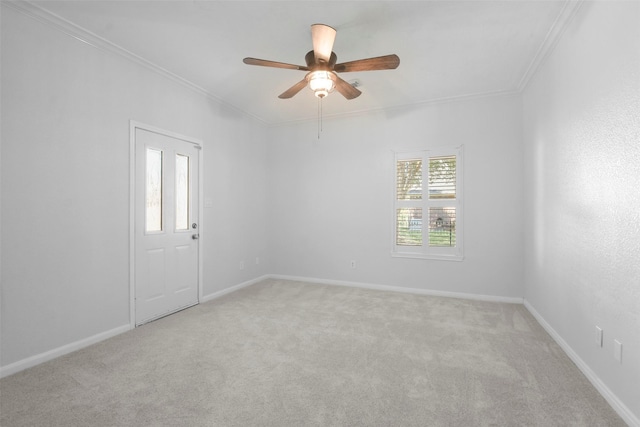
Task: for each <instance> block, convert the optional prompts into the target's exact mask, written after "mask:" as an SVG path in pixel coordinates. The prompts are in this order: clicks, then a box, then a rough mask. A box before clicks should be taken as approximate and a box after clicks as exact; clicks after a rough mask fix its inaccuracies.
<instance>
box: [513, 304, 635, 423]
mask: <svg viewBox="0 0 640 427" xmlns="http://www.w3.org/2000/svg"><path fill="white" fill-rule="evenodd" d="M524 306H525V307H526V308H527V310H529V313H531V315H532V316H533V317H535V319H536V320H537V321H538V323H540V325H541V326H542V327H543V328H544V330H545V331H547V333H548V334H549V335H551V338H553V339H554V340H555V342H556V343H558V345H559V346H560V348H562V350H564V352H565V353H566V354H567V356H569V358H570V359H571V360H572V361H573V363H575V364H576V366H577V367H578V369H580V371H582V373H583V374H584V376H585V377H587V379H588V380H589V381H590V382H591V384H592V385H593V386H594V387H595V388H596V390H598V391H599V392H600V394H601V395H602V397H604V398H605V400H606V401H607V402H608V403H609V405H611V407H612V408H613V409H614V410H615V411H616V412H617V413H618V415H620V417H621V418H622V419H623V420H624V421H625V422H626V423H627V424H629V426H632V427H640V419H639V418H638V417H637V416H636V415H634V414H633V412H631V410H630V409H629V408H627V406H626V405H625V404H624V403H622V401H621V400H620V399H619V398H618V397H617V396H616V395H615V394H614V393H613V392H612V391H611V389H609V387H607V386H606V385H605V383H604V382H603V381H602V380H601V379H600V377H598V375H597V374H596V373H595V372H593V370H591V368H590V367H589V365H587V364H586V363H585V361H584V360H582V359H581V358H580V356H578V353H576V352H575V351H574V350H573V349H572V348H571V346H570V345H569V344H567V342H566V341H565V340H564V339H563V338H562V337H561V336H560V334H559V333H557V332H556V331H555V329H553V328H552V327H551V325H550V324H549V323H548V322H547V321H546V320H545V319H544V317H542V315H540V313H538V311H537V310H536V309H535V308H533V306H532V305H531V303H530V302H529V301H527V300H526V299H525V300H524Z"/></svg>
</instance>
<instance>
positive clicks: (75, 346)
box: [0, 324, 131, 378]
mask: <svg viewBox="0 0 640 427" xmlns="http://www.w3.org/2000/svg"><path fill="white" fill-rule="evenodd" d="M130 330H131V326H130V325H129V324H126V325H122V326H119V327H117V328H114V329H111V330H108V331H105V332H100V333H99V334H96V335H93V336H90V337H88V338H84V339H81V340H79V341H76V342H72V343H70V344H66V345H63V346H62V347H58V348H54V349H53V350H49V351H45V352H44V353H40V354H36V355H35V356H31V357H27V358H26V359H22V360H18V361H17V362H14V363H11V364H9V365H7V366H1V367H0V378H4V377H6V376H9V375H12V374H15V373H16V372H20V371H22V370H25V369H27V368H31V367H33V366H36V365H39V364H41V363H44V362H48V361H49V360H52V359H55V358H56V357H60V356H64V355H65V354H69V353H71V352H74V351H77V350H80V349H82V348H85V347H88V346H90V345H92V344H96V343H98V342H100V341H104V340H106V339H108V338H111V337H114V336H116V335H120V334H122V333H124V332H127V331H130Z"/></svg>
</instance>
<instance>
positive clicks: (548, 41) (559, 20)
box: [517, 0, 584, 92]
mask: <svg viewBox="0 0 640 427" xmlns="http://www.w3.org/2000/svg"><path fill="white" fill-rule="evenodd" d="M583 2H584V0H568V1H567V2H566V3H565V4H564V6H563V8H562V10H561V11H560V13H559V14H558V16H557V17H556V19H555V21H554V22H553V25H552V26H551V28H550V29H549V32H547V35H546V36H545V38H544V41H543V42H542V44H541V45H540V47H539V48H538V51H537V52H536V54H535V56H534V57H533V59H532V60H531V63H529V67H528V68H527V71H525V73H524V75H523V76H522V78H521V79H520V82H518V86H517V91H518V92H522V91H523V90H524V89H525V88H526V87H527V85H528V84H529V81H530V80H531V79H532V78H533V76H535V74H536V73H537V72H538V69H539V68H540V67H541V66H542V64H543V63H544V61H545V59H546V58H547V57H548V56H549V54H551V52H552V51H553V49H554V48H555V47H556V45H557V44H558V42H559V41H560V39H561V38H562V35H563V34H564V32H565V30H566V29H567V27H568V24H569V22H571V20H572V19H573V17H574V16H575V14H576V12H577V11H578V9H580V6H581V5H582V3H583Z"/></svg>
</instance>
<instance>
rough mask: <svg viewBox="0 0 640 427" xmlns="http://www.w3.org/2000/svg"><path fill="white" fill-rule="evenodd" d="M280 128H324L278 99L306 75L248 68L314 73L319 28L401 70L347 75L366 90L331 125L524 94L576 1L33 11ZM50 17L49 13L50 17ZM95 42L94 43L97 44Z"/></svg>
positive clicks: (335, 98)
mask: <svg viewBox="0 0 640 427" xmlns="http://www.w3.org/2000/svg"><path fill="white" fill-rule="evenodd" d="M31 4H33V5H36V6H38V7H39V8H42V9H45V10H46V11H48V12H51V14H53V15H56V17H55V19H56V20H58V22H69V23H72V24H70V25H74V27H75V26H78V27H81V28H82V29H84V30H87V37H93V38H94V39H98V40H103V41H107V42H109V43H110V44H114V45H116V46H118V47H120V48H122V49H124V50H126V51H127V52H129V53H130V54H133V55H135V56H137V57H140V58H144V59H145V60H147V61H149V62H150V63H152V64H155V65H156V66H158V67H161V68H162V69H164V70H166V71H168V72H170V73H172V74H174V75H176V76H179V77H180V78H182V79H184V80H186V81H188V82H190V83H191V84H192V85H193V86H197V87H199V88H200V89H202V90H204V91H205V92H207V93H208V94H209V95H211V96H213V97H215V98H217V99H219V100H221V101H222V102H224V103H227V104H230V105H232V106H234V107H235V108H237V109H240V110H242V111H244V112H246V113H247V114H249V115H251V116H253V117H255V118H257V119H259V120H261V121H263V122H265V123H268V124H277V123H286V122H292V121H298V120H306V119H313V118H315V117H316V114H317V99H316V98H315V97H314V96H313V94H312V93H311V91H309V90H306V89H305V90H303V91H302V92H300V93H299V94H298V95H297V96H295V97H294V98H293V99H289V100H281V99H278V97H277V96H278V95H279V94H280V93H282V92H283V91H284V90H286V89H287V88H289V87H290V86H292V85H293V84H294V83H296V82H298V81H299V80H301V79H302V78H303V77H304V72H302V71H294V70H285V69H272V68H265V67H255V66H249V65H245V64H243V62H242V59H243V58H244V57H246V56H252V57H256V58H262V59H270V60H275V61H280V62H288V63H293V64H304V55H305V53H306V52H307V51H309V50H311V37H310V26H311V24H314V23H323V24H327V25H330V26H332V27H334V28H335V29H336V30H337V37H336V41H335V44H334V48H333V50H334V52H335V53H336V54H337V55H338V62H345V61H350V60H355V59H361V58H368V57H372V56H380V55H387V54H391V53H395V54H397V55H398V56H399V57H400V66H399V67H398V68H397V69H396V70H385V71H370V72H353V73H344V74H341V77H342V78H344V79H345V80H347V81H352V80H354V79H357V80H358V81H359V82H360V83H361V86H360V87H359V89H360V90H361V91H362V92H363V93H362V95H361V96H360V97H359V98H356V99H354V100H351V101H347V100H345V99H344V98H342V96H341V95H340V94H338V93H337V92H336V93H333V94H331V95H330V96H329V97H327V98H326V99H325V100H324V101H323V111H324V114H325V116H334V115H345V114H353V113H360V112H366V111H371V110H381V109H390V108H399V107H403V106H407V105H415V104H421V103H426V102H433V101H436V100H443V99H453V98H461V97H462V98H464V97H470V96H477V95H483V94H493V93H504V92H515V91H518V90H521V89H522V87H523V85H524V84H526V81H527V80H528V78H529V77H530V75H531V73H532V72H533V71H534V70H535V67H536V64H537V63H538V62H539V61H540V60H541V59H542V58H543V56H544V54H545V52H546V51H547V50H548V49H549V48H550V47H551V46H552V45H553V42H554V40H555V39H556V38H557V37H558V35H559V34H560V33H561V30H562V28H563V25H564V22H565V21H566V19H567V17H568V16H569V15H570V13H571V10H572V9H573V8H575V6H576V4H577V3H576V2H575V1H564V0H563V1H553V0H548V1H540V0H536V1H525V0H516V1H482V0H475V1H340V2H338V1H255V2H253V1H252V2H249V1H202V0H173V1H113V0H111V1H33V2H31ZM47 15H48V13H47ZM89 33H91V34H89Z"/></svg>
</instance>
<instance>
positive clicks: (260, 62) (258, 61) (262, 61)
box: [242, 58, 309, 71]
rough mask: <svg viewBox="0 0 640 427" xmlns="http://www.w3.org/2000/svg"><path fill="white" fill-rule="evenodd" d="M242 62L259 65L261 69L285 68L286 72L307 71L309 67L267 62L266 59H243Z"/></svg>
mask: <svg viewBox="0 0 640 427" xmlns="http://www.w3.org/2000/svg"><path fill="white" fill-rule="evenodd" d="M242 62H244V63H245V64H248V65H260V66H262V67H273V68H286V69H288V70H302V71H309V67H305V66H303V65H294V64H286V63H284V62H276V61H267V60H266V59H257V58H244V59H243V60H242Z"/></svg>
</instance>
